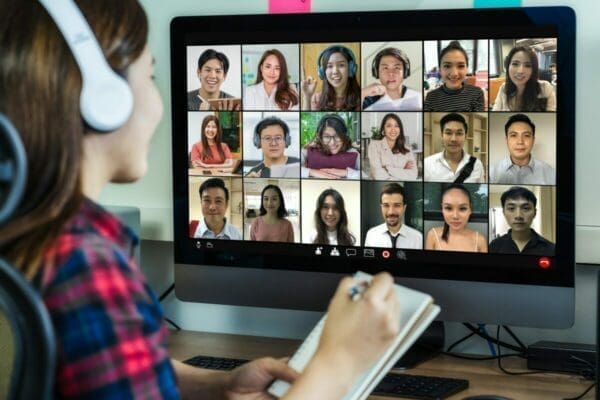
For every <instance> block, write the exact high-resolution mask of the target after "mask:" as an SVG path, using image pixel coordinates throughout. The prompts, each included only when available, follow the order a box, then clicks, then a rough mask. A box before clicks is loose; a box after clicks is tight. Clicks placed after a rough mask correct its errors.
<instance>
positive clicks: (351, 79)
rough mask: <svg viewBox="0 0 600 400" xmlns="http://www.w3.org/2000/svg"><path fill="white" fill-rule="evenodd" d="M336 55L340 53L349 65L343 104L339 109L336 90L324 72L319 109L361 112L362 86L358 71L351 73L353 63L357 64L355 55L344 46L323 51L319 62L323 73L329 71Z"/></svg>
mask: <svg viewBox="0 0 600 400" xmlns="http://www.w3.org/2000/svg"><path fill="white" fill-rule="evenodd" d="M334 53H340V54H341V55H342V56H344V58H345V59H346V61H347V63H348V82H347V84H346V89H345V92H344V98H343V103H342V104H341V105H340V106H339V107H338V106H337V98H336V94H335V89H334V88H333V87H332V86H331V85H330V84H329V81H328V80H327V76H326V75H325V72H323V75H324V76H323V91H322V92H321V97H320V99H319V104H318V109H319V110H321V111H359V110H360V85H359V84H358V79H357V77H356V71H351V69H352V68H351V66H350V65H351V63H354V64H356V60H355V59H354V54H353V53H352V51H351V50H350V49H348V48H347V47H344V46H331V47H329V48H327V49H325V50H324V51H323V53H322V54H321V56H320V58H319V60H320V62H321V63H320V65H319V67H320V68H321V70H322V71H326V70H327V64H328V63H329V57H331V56H332V55H333V54H334Z"/></svg>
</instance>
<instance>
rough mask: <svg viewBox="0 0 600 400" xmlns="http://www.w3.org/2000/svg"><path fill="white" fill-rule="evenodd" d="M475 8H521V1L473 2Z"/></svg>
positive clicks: (486, 0)
mask: <svg viewBox="0 0 600 400" xmlns="http://www.w3.org/2000/svg"><path fill="white" fill-rule="evenodd" d="M473 7H475V8H489V7H521V0H473Z"/></svg>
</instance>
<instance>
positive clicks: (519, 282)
mask: <svg viewBox="0 0 600 400" xmlns="http://www.w3.org/2000/svg"><path fill="white" fill-rule="evenodd" d="M513 48H518V49H517V50H518V51H516V52H513V53H514V54H516V56H513V55H512V54H511V57H510V59H509V60H507V62H506V63H505V59H506V58H507V57H508V56H509V54H510V53H511V49H513ZM273 50H276V51H273ZM263 61H264V62H263ZM259 64H260V65H261V67H260V68H259ZM259 76H260V78H259ZM536 76H537V79H538V80H537V81H536V80H535V78H536ZM171 77H172V99H171V101H172V120H173V202H174V236H175V237H174V249H175V250H174V252H175V263H176V266H175V290H176V294H177V296H178V298H180V299H181V300H184V301H193V302H205V303H218V304H230V305H245V306H258V307H272V308H288V309H301V310H324V309H325V307H326V305H327V303H328V300H329V298H330V296H331V295H332V293H333V290H334V288H335V285H336V284H337V282H338V280H339V278H340V277H341V276H342V275H345V274H351V273H353V272H354V271H356V270H363V271H366V272H370V273H375V272H377V271H380V270H387V271H389V272H391V273H392V274H393V275H394V277H395V278H396V280H397V281H398V282H400V283H402V284H405V285H407V286H410V287H414V288H417V289H420V290H423V291H426V292H429V293H431V294H432V295H433V296H434V297H435V299H436V302H437V303H438V304H440V305H441V308H442V313H441V314H440V319H441V320H446V321H471V322H480V323H494V324H507V325H520V326H533V327H555V328H556V327H568V326H570V325H572V323H573V316H574V263H575V262H574V228H575V219H574V204H575V201H574V193H575V183H574V182H575V151H574V148H575V16H574V13H573V11H572V10H571V9H570V8H567V7H539V8H503V9H467V10H418V11H383V12H347V13H326V14H319V13H314V14H305V15H304V14H289V15H227V16H198V17H178V18H175V19H174V20H173V21H172V24H171ZM544 77H546V79H549V80H543V79H542V78H544ZM282 78H287V79H282ZM261 80H262V82H261ZM528 81H531V84H532V86H531V87H532V88H533V89H527V87H528V86H527V82H528ZM277 82H280V85H279V86H277V87H275V86H273V85H274V84H275V83H277ZM281 82H282V83H281ZM313 85H316V87H313ZM511 85H512V86H511ZM523 88H525V92H527V91H528V90H533V92H531V93H533V94H530V95H525V94H524V95H521V89H523ZM328 93H329V94H328ZM215 95H216V97H219V98H221V100H211V98H212V97H215ZM528 96H529V97H528ZM228 99H230V100H228ZM389 114H391V116H390V115H389ZM457 115H458V116H457ZM265 121H270V122H269V123H270V125H269V123H265ZM273 121H276V122H273ZM388 124H390V126H389V127H388V126H387V125H388ZM534 126H535V128H534ZM265 127H270V129H268V130H266V129H264V128H265ZM400 130H402V131H403V135H404V139H405V140H404V141H403V142H401V141H399V140H398V139H397V138H398V136H401V135H399V133H398V132H399V131H400ZM532 149H533V150H532ZM471 156H472V157H473V158H471ZM282 164H283V166H282ZM271 165H275V167H273V168H271ZM285 165H287V167H284V166H285ZM278 171H279V172H278ZM282 171H284V172H285V173H283V172H282ZM336 175H337V176H336ZM212 178H217V180H214V179H212ZM334 178H339V179H334ZM209 179H212V180H210V181H209ZM456 180H458V181H459V183H458V184H456V183H455V184H454V185H455V186H454V187H452V188H451V189H449V190H447V188H448V187H449V186H450V185H452V184H453V182H454V181H456ZM461 180H462V183H460V181H461ZM217 181H218V182H220V183H218V184H219V185H224V186H225V187H226V189H227V194H228V198H227V199H224V198H223V197H225V190H223V189H222V188H214V187H213V188H212V189H211V190H208V189H207V190H204V191H203V195H206V196H204V197H203V198H201V197H200V193H199V192H200V188H201V187H202V185H203V184H204V186H206V185H208V186H211V185H214V183H215V182H217ZM206 182H210V183H206ZM389 183H396V184H397V185H400V186H401V187H402V190H403V193H402V194H401V195H400V200H398V193H396V192H394V190H395V189H394V190H391V189H390V188H396V189H397V185H395V186H394V185H392V186H389V185H388V186H386V185H387V184H389ZM267 185H274V186H277V187H278V188H279V190H276V189H275V188H273V186H271V187H269V188H267V189H268V190H267V189H265V188H266V187H267ZM456 185H458V187H457V186H456ZM513 187H517V189H516V191H515V190H513ZM384 188H385V190H384ZM386 190H387V191H390V190H391V192H390V193H389V194H386V193H384V194H385V198H384V196H382V195H381V193H382V191H384V192H385V191H386ZM209 192H210V193H209ZM207 193H208V195H207ZM264 195H266V196H264ZM531 196H533V198H532V197H531ZM219 197H221V198H219ZM273 197H275V198H276V199H275V204H280V203H281V202H282V200H283V201H284V202H285V209H286V210H285V211H286V212H287V216H285V217H284V218H285V220H282V219H277V218H276V217H275V213H274V212H272V211H269V210H267V208H266V206H265V204H271V205H270V206H269V207H271V206H272V203H269V202H272V201H273ZM515 199H516V200H515ZM503 203H504V204H503ZM533 203H535V205H534V204H533ZM404 206H406V207H405V208H404ZM523 207H525V208H523ZM261 208H262V211H264V212H266V214H265V215H264V216H261ZM398 209H400V211H397V210H398ZM390 210H392V211H390ZM393 210H396V211H393ZM385 213H387V218H386V219H385V221H384V214H385ZM517 214H518V215H517ZM223 217H224V218H225V220H224V219H223ZM224 222H226V223H227V226H226V227H225V228H223V223H224ZM398 222H401V226H402V227H404V228H402V229H403V230H401V231H400V233H401V235H402V239H397V238H394V239H392V238H391V237H390V236H389V235H390V234H395V233H396V230H397V229H396V228H397V227H398ZM465 224H466V225H465ZM406 228H410V229H406ZM531 229H533V230H534V231H531ZM519 232H520V233H519ZM446 233H447V234H446ZM367 234H369V236H370V237H369V238H368V240H367ZM523 235H524V236H523ZM392 241H396V246H393V245H392V243H393V242H392ZM492 242H493V245H491V243H492ZM525 243H527V244H525Z"/></svg>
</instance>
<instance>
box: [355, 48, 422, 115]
mask: <svg viewBox="0 0 600 400" xmlns="http://www.w3.org/2000/svg"><path fill="white" fill-rule="evenodd" d="M422 52H423V45H422V43H421V42H374V43H363V44H362V48H361V53H362V58H363V60H364V61H363V69H362V70H363V74H362V77H363V78H362V82H361V86H362V90H361V102H362V109H363V110H364V111H421V110H422V109H423V92H422V87H423V82H422V80H421V76H422V71H423V68H422V63H421V58H422V56H421V54H422Z"/></svg>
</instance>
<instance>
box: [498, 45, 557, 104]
mask: <svg viewBox="0 0 600 400" xmlns="http://www.w3.org/2000/svg"><path fill="white" fill-rule="evenodd" d="M504 69H505V70H506V82H504V83H503V84H502V86H500V88H499V89H498V95H497V96H496V100H495V101H494V108H493V110H494V111H556V94H555V93H554V86H552V84H551V83H550V82H548V81H544V80H538V72H539V66H538V60H537V56H536V55H535V53H534V52H533V50H531V49H530V48H529V47H524V46H517V47H514V48H512V49H511V50H510V52H509V53H508V55H507V56H506V59H505V60H504Z"/></svg>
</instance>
